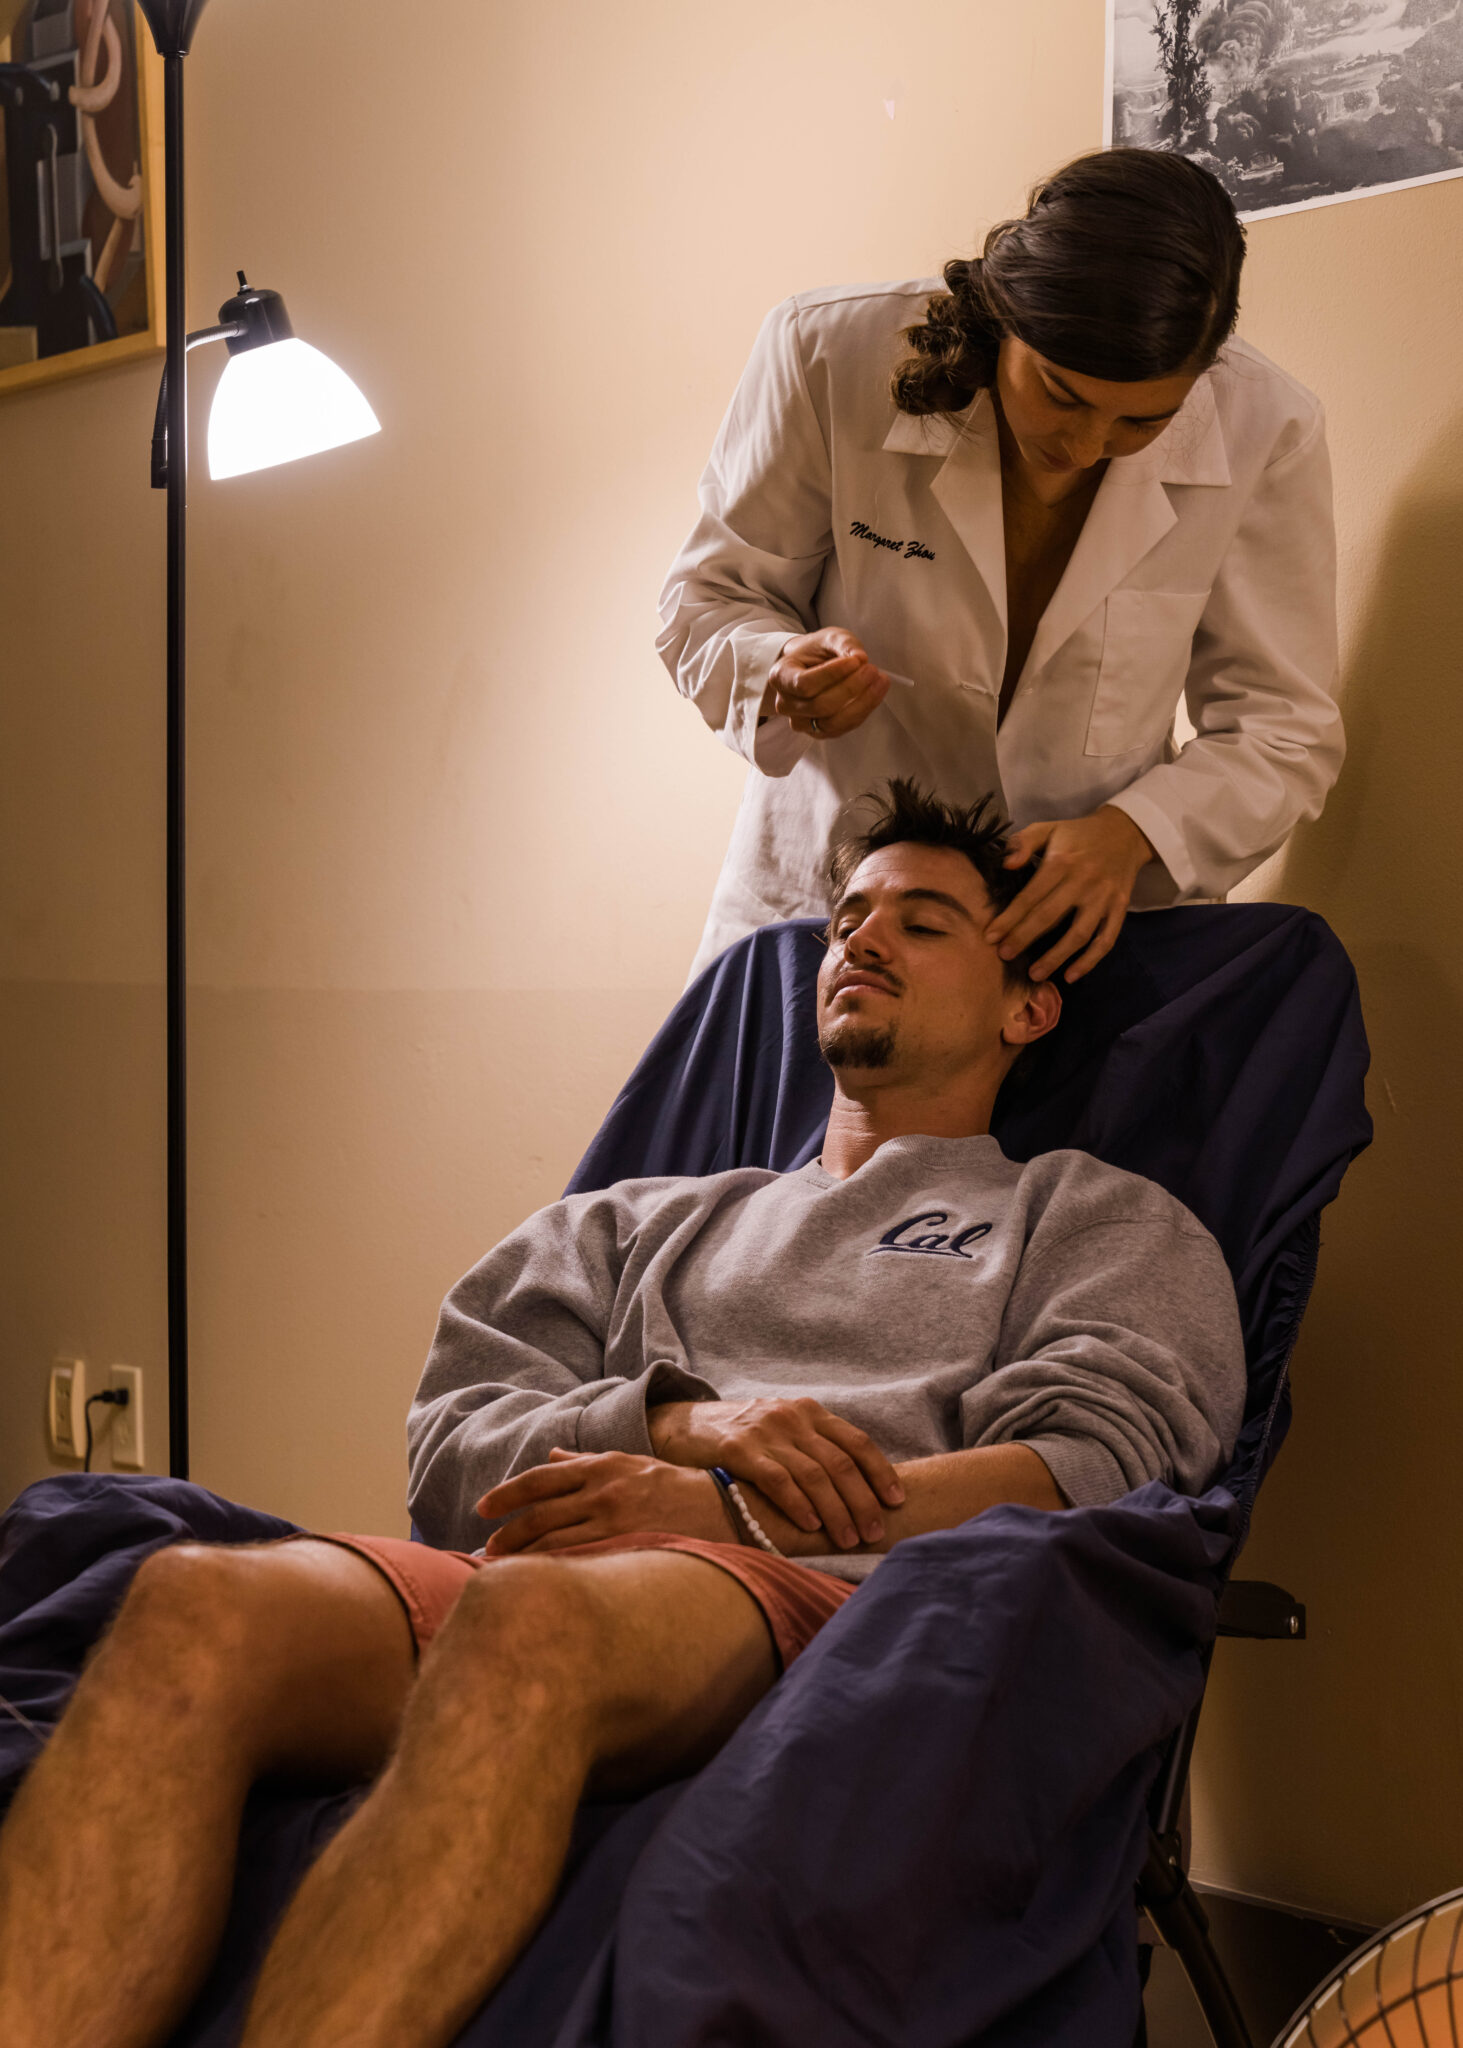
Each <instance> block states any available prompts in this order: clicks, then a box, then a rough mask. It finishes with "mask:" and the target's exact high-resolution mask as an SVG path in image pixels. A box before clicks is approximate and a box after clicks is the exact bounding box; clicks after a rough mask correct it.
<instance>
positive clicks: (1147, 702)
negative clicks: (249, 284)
mask: <svg viewBox="0 0 1463 2048" xmlns="http://www.w3.org/2000/svg"><path fill="white" fill-rule="evenodd" d="M938 289H939V286H938V285H937V284H934V283H932V282H931V281H930V280H929V279H925V280H923V281H920V280H915V281H911V282H909V283H905V284H894V285H864V286H850V287H845V288H843V289H838V290H832V291H820V292H809V293H805V294H803V295H802V296H801V297H799V298H795V299H789V300H787V301H786V302H785V303H784V304H782V305H781V306H778V307H777V308H776V309H775V310H774V311H773V312H772V313H771V314H769V315H768V318H767V320H766V322H765V323H764V325H763V327H762V331H761V333H760V334H759V336H758V338H757V343H756V346H755V348H754V349H753V351H752V357H751V361H750V362H749V363H748V365H747V369H746V371H745V373H744V375H743V377H742V380H741V383H740V384H739V385H738V387H737V391H736V395H735V397H734V398H733V399H732V403H731V408H730V410H729V411H728V413H727V416H726V419H725V420H724V422H723V423H722V427H721V431H720V433H719V435H718V436H717V441H716V446H715V448H714V449H713V451H712V456H711V461H710V464H709V466H708V468H707V470H706V473H705V475H704V477H703V478H702V480H701V490H700V498H701V506H702V512H701V517H700V519H699V520H698V521H697V523H696V526H695V527H694V529H693V530H692V533H691V535H690V537H689V539H688V540H687V542H686V544H685V546H684V547H683V548H682V549H681V552H680V554H679V555H678V556H677V557H676V560H675V562H674V564H673V565H672V567H671V571H670V574H669V576H668V578H667V580H666V586H665V590H664V592H663V593H662V597H661V617H662V619H663V620H664V630H663V632H662V633H661V635H660V638H659V639H658V641H657V643H656V644H657V646H658V647H659V649H660V651H661V654H662V656H663V658H664V660H665V662H666V664H667V666H668V667H669V668H670V669H671V672H672V674H673V675H674V676H675V680H676V685H677V687H678V688H679V689H680V690H681V692H682V693H683V694H684V695H685V696H687V697H689V698H691V699H692V701H693V702H694V703H695V704H696V705H697V707H698V708H699V710H700V712H701V714H702V716H703V717H704V718H705V719H706V722H707V723H708V725H710V726H711V727H712V728H713V729H714V730H715V731H716V732H718V733H719V734H720V735H721V737H722V739H723V740H724V741H725V742H726V744H727V745H728V746H730V747H733V748H734V749H736V751H737V752H739V753H741V754H743V755H745V756H746V758H747V760H748V761H749V762H750V763H751V773H750V774H749V775H748V778H747V785H746V789H745V792H744V794H743V797H742V804H741V809H740V812H739V814H738V817H737V820H736V825H735V827H734V829H733V832H732V838H731V845H730V847H729V848H728V851H727V855H726V860H725V863H724V865H723V868H722V871H721V876H720V878H719V880H718V882H717V885H716V892H715V895H714V897H713V900H712V905H711V912H710V916H709V918H708V920H707V925H706V930H705V933H704V935H703V938H702V942H701V947H700V951H699V953H698V955H697V965H698V966H701V965H704V964H705V962H706V961H707V960H709V959H711V958H712V957H713V956H714V955H715V954H716V953H718V952H719V951H720V950H721V949H722V947H723V946H726V945H729V944H730V943H731V941H732V940H733V939H735V938H739V937H740V936H741V935H742V934H743V933H745V932H748V931H751V930H753V929H755V927H756V926H758V925H761V924H767V923H769V922H771V921H773V920H774V919H777V918H784V917H802V916H808V915H816V914H821V913H822V911H823V910H824V909H825V908H826V907H827V905H826V898H825V894H824V884H823V870H824V865H825V862H826V860H827V857H828V852H829V848H830V846H831V844H832V843H833V842H834V840H835V839H836V838H837V837H839V836H840V831H841V829H844V828H845V820H846V818H847V817H848V815H849V813H848V810H847V807H848V805H849V802H850V799H854V798H857V797H858V796H860V795H861V794H863V793H864V792H865V791H867V790H870V789H872V788H874V787H876V786H877V785H879V784H880V783H882V782H884V781H885V780H887V778H888V777H890V776H892V775H905V776H911V777H913V778H914V779H915V780H916V781H918V782H920V783H922V784H924V785H925V786H926V787H927V788H930V789H932V790H934V791H935V792H936V793H937V794H939V795H941V796H943V797H947V798H952V799H958V800H960V801H962V802H970V801H972V800H973V799H974V798H976V797H978V796H980V795H982V794H983V793H984V792H986V791H992V792H994V794H995V795H996V797H997V798H998V800H999V801H1000V803H1001V804H1002V806H1003V808H1004V810H1005V811H1006V814H1007V815H1008V816H1009V817H1010V819H1011V821H1012V823H1013V824H1015V825H1017V826H1020V825H1025V824H1029V823H1031V822H1032V821H1033V820H1034V819H1037V818H1067V817H1079V816H1083V815H1085V814H1086V813H1088V812H1090V811H1093V810H1095V809H1097V807H1098V806H1099V805H1101V804H1105V803H1111V804H1115V805H1116V806H1117V807H1118V808H1119V809H1121V810H1124V811H1126V812H1127V813H1128V815H1129V816H1130V817H1131V818H1132V819H1133V821H1134V822H1135V824H1137V825H1138V826H1139V827H1140V828H1141V829H1142V831H1143V832H1144V833H1146V835H1147V837H1148V839H1149V840H1150V841H1151V843H1152V845H1153V847H1154V849H1155V850H1156V852H1157V855H1158V862H1157V863H1152V862H1151V863H1150V864H1149V865H1148V867H1146V868H1145V869H1144V870H1143V872H1142V873H1141V875H1140V876H1139V880H1138V887H1137V890H1136V891H1135V894H1134V899H1133V900H1134V904H1135V906H1139V907H1143V906H1147V907H1154V906H1157V905H1160V904H1166V903H1177V902H1183V901H1199V900H1204V899H1213V898H1216V897H1223V896H1224V895H1226V894H1227V892H1228V891H1229V890H1230V889H1231V888H1232V887H1233V886H1234V885H1235V883H1236V882H1238V881H1240V880H1241V879H1242V878H1243V877H1244V876H1245V875H1247V874H1248V873H1249V872H1250V871H1251V869H1253V868H1255V867H1257V866H1258V865H1259V863H1260V862H1261V861H1262V860H1264V859H1265V858H1266V856H1267V855H1269V854H1270V853H1273V852H1274V850H1275V849H1276V848H1277V847H1278V846H1279V845H1280V844H1281V842H1282V841H1283V840H1284V838H1285V837H1286V835H1287V833H1289V832H1290V830H1291V829H1292V827H1293V826H1294V825H1295V824H1296V823H1297V822H1298V821H1299V820H1300V819H1302V818H1313V817H1315V816H1316V815H1317V814H1318V813H1319V811H1320V809H1321V805H1322V803H1323V802H1324V800H1325V796H1326V792H1327V790H1328V789H1329V788H1330V786H1331V784H1332V783H1333V782H1334V781H1335V779H1336V774H1337V771H1338V769H1339V768H1340V765H1341V758H1342V751H1343V740H1342V732H1341V719H1340V714H1339V712H1338V711H1337V708H1336V705H1335V702H1334V698H1333V691H1334V688H1335V680H1336V665H1337V661H1336V603H1335V541H1334V535H1333V530H1332V521H1331V477H1330V465H1329V460H1328V457H1327V452H1326V441H1325V430H1324V423H1323V419H1322V413H1321V407H1320V404H1319V401H1318V400H1317V399H1316V398H1314V397H1313V396H1312V395H1311V393H1310V392H1308V391H1306V390H1305V389H1304V388H1303V387H1302V386H1301V385H1299V384H1297V383H1296V382H1295V381H1294V380H1293V379H1292V378H1290V377H1288V376H1286V375H1285V374H1284V372H1283V371H1281V370H1279V369H1277V368H1276V366H1275V365H1274V364H1273V363H1271V362H1269V361H1267V360H1266V358H1265V357H1264V356H1262V355H1261V354H1260V353H1259V352H1258V350H1256V349H1253V348H1250V347H1249V346H1248V345H1247V344H1245V343H1244V342H1231V343H1230V344H1229V345H1228V346H1227V347H1226V348H1225V349H1224V350H1223V351H1222V352H1221V354H1220V356H1219V359H1218V361H1217V362H1216V363H1215V364H1214V366H1213V368H1212V369H1210V370H1209V371H1208V372H1207V373H1206V374H1205V375H1204V376H1203V377H1201V378H1200V379H1199V380H1198V382H1197V383H1196V384H1195V385H1194V387H1193V390H1192V392H1191V393H1190V395H1189V397H1188V399H1187V401H1186V402H1185V404H1184V406H1183V409H1182V411H1181V412H1180V413H1179V415H1178V417H1177V418H1176V419H1175V420H1173V421H1172V422H1171V423H1170V425H1169V426H1168V427H1166V428H1165V430H1164V431H1163V433H1161V434H1160V435H1159V436H1158V438H1157V439H1156V440H1155V441H1154V442H1153V443H1152V444H1151V445H1150V446H1149V447H1147V448H1145V449H1144V450H1143V452H1142V453H1141V454H1138V455H1128V456H1123V457H1121V458H1120V459H1118V460H1116V461H1113V462H1111V463H1109V465H1108V468H1107V472H1106V474H1105V475H1104V477H1103V479H1102V482H1101V485H1100V486H1099V488H1098V491H1097V495H1096V497H1095V499H1094V500H1093V504H1092V509H1091V511H1090V512H1089V513H1088V515H1087V521H1086V524H1085V526H1084V527H1083V529H1082V533H1081V536H1080V538H1079V539H1078V542H1077V545H1076V547H1075V548H1074V550H1073V552H1072V557H1071V560H1070V562H1069V563H1068V565H1067V569H1066V572H1065V574H1064V575H1063V577H1062V580H1061V583H1060V584H1059V585H1058V587H1057V591H1056V594H1055V595H1054V596H1053V598H1052V600H1051V603H1050V604H1049V605H1048V607H1047V610H1046V612H1045V614H1044V616H1043V618H1042V620H1041V622H1040V624H1039V626H1038V628H1037V631H1036V636H1035V638H1034V640H1033V642H1032V646H1031V652H1030V653H1029V655H1028V656H1027V659H1026V665H1025V667H1024V668H1023V669H1022V671H1021V677H1020V681H1019V684H1018V686H1017V689H1016V694H1015V696H1014V698H1013V700H1012V703H1011V707H1010V710H1009V712H1008V713H1007V716H1006V719H1005V721H1004V723H1003V724H1002V726H1001V728H1000V731H999V732H997V730H996V712H997V706H998V702H999V697H1000V689H1001V678H1002V675H1003V673H1004V671H1005V663H1006V565H1005V544H1004V539H1003V529H1002V520H1001V471H1000V453H999V448H998V444H997V436H996V420H995V414H994V410H993V407H992V404H991V400H990V397H989V395H988V394H987V393H984V392H982V393H981V394H980V395H979V396H978V397H977V398H976V400H975V402H974V403H973V404H972V405H971V406H970V407H969V408H968V409H967V410H966V411H965V412H964V413H960V414H956V415H953V416H944V415H936V416H933V417H922V418H915V417H912V416H911V415H909V414H905V413H900V412H896V410H895V408H894V405H893V402H892V400H891V399H890V397H889V373H890V370H891V368H892V366H893V364H894V363H895V362H896V361H897V360H898V359H899V357H900V356H901V355H903V354H905V353H907V352H908V345H907V343H906V342H905V341H904V340H903V335H902V330H904V329H905V328H908V327H910V326H912V325H914V324H915V323H916V322H918V321H919V320H920V319H921V318H922V316H923V311H924V304H925V301H926V299H927V298H928V297H929V294H930V293H931V292H932V291H935V290H938ZM820 625H829V626H846V627H848V629H849V630H850V631H851V632H853V633H856V634H857V635H858V636H859V638H860V639H861V640H862V641H863V643H864V645H865V647H866V648H867V649H868V652H869V656H870V659H871V660H872V661H873V662H874V663H875V664H877V665H878V666H879V667H881V668H884V669H886V670H888V671H890V672H892V673H895V674H897V675H900V676H903V677H907V678H910V679H911V683H909V684H906V683H894V684H893V685H892V686H891V688H890V690H889V693H888V695H887V696H886V698H885V699H884V702H883V704H882V705H880V707H879V709H878V710H877V711H875V712H874V713H873V715H872V716H871V717H870V718H868V719H866V720H865V722H864V723H863V724H862V725H861V726H859V727H858V728H857V729H856V730H855V731H853V732H851V733H847V734H845V735H844V737H843V738H841V739H836V740H825V741H819V740H816V739H811V738H803V737H802V736H801V735H799V734H797V733H795V732H794V731H793V730H792V727H791V726H790V725H789V723H788V721H787V720H786V719H784V718H774V719H769V720H768V721H767V723H766V724H764V725H763V726H761V728H760V729H759V727H758V724H757V718H758V710H759V707H760V705H761V702H762V696H763V692H764V691H765V689H766V687H767V679H768V674H769V672H770V670H771V668H772V665H773V663H774V662H775V661H776V659H777V657H778V655H779V653H780V652H781V650H782V647H783V646H784V644H785V643H786V642H787V641H788V640H789V639H790V638H791V637H793V636H794V635H795V634H799V633H806V632H809V631H811V630H812V629H813V628H814V627H816V626H820ZM1181 698H1182V699H1184V701H1185V703H1186V706H1187V711H1188V717H1189V719H1190V721H1191V722H1192V725H1193V728H1194V733H1193V737H1192V738H1189V739H1188V740H1187V743H1186V744H1183V745H1179V744H1177V742H1176V741H1175V737H1174V721H1175V717H1176V714H1177V712H1178V707H1179V702H1180V699H1181ZM1159 863H1161V865H1159Z"/></svg>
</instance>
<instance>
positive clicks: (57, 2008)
mask: <svg viewBox="0 0 1463 2048" xmlns="http://www.w3.org/2000/svg"><path fill="white" fill-rule="evenodd" d="M412 1677H413V1653H412V1646H411V1636H410V1631H409V1629H408V1626H407V1621H406V1616H405V1614H404V1613H403V1612H402V1609H401V1606H400V1603H399V1602H398V1600H397V1599H396V1596H395V1594H394V1593H393V1592H392V1591H391V1589H390V1587H389V1586H388V1585H387V1583H386V1581H385V1580H384V1579H383V1578H382V1577H381V1575H380V1573H379V1572H377V1571H376V1569H375V1568H374V1566H372V1565H369V1564H367V1563H366V1562H365V1560H364V1559H363V1558H361V1557H358V1556H356V1555H355V1554H353V1553H352V1552H350V1551H346V1550H342V1549H341V1548H339V1547H338V1546H337V1545H334V1544H329V1543H318V1542H301V1543H286V1544H272V1545H263V1546H258V1547H251V1548H246V1549H228V1548H223V1547H216V1546H212V1545H197V1544H180V1545H177V1546H175V1547H174V1548H172V1549H169V1550H165V1551H160V1552H158V1553H157V1554H156V1555H155V1556H154V1557H151V1558H149V1559H148V1560H147V1561H146V1562H145V1563H144V1564H143V1566H142V1568H141V1570H140V1571H139V1572H138V1575H137V1578H136V1579H135V1581H134V1583H133V1586H132V1590H131V1591H130V1592H129V1594H128V1596H127V1599H126V1600H125V1602H124V1603H123V1606H122V1608H121V1610H120V1612H119V1614H118V1617H117V1620H116V1622H115V1623H114V1625H113V1627H112V1629H111V1631H110V1632H109V1634H108V1635H107V1636H106V1638H105V1639H104V1640H103V1642H102V1643H101V1645H100V1646H99V1648H98V1650H97V1652H96V1654H95V1655H94V1656H93V1658H92V1659H91V1661H90V1662H89V1664H88V1665H87V1668H86V1670H85V1672H84V1673H83V1676H82V1678H81V1681H80V1683H79V1685H78V1686H77V1689H76V1693H75V1696H74V1697H73V1699H72V1702H71V1704H70V1706H69V1707H68V1709H67V1712H66V1714H65V1717H64V1718H63V1720H62V1722H61V1725H60V1726H59V1728H58V1729H57V1730H56V1733H55V1734H54V1736H53V1737H52V1738H51V1741H50V1743H49V1745H48V1746H47V1749H46V1751H45V1754H44V1755H43V1756H42V1757H41V1758H40V1760H39V1761H38V1762H37V1764H36V1766H35V1768H34V1769H33V1770H32V1772H31V1774H30V1776H29V1777H28V1779H27V1780H26V1782H25V1784H24V1785H23V1786H22V1788H21V1790H20V1792H19V1794H18V1795H17V1798H16V1801H15V1804H14V1806H13V1807H12V1809H11V1812H10V1815H9V1818H8V1819H7V1821H6V1823H5V1827H4V1829H3V1831H0V2042H3V2043H4V2044H5V2048H58V2044H59V2043H65V2044H66V2048H154V2044H155V2043H157V2042H159V2041H161V2040H163V2039H165V2038H166V2036H167V2035H168V2033H169V2032H171V2030H172V2027H173V2026H174V2025H175V2024H176V2022H177V2021H178V2019H179V2018H180V2017H181V2016H182V2014H183V2013H184V2012H185V2011H186V2009H187V2007H188V2005H189V2003H190V2002H191V2000H192V1998H193V1997H194V1996H195V1995H196V1993H197V1990H198V1988H199V1987H200V1985H201V1984H202V1981H203V1979H204V1977H205V1975H206V1974H207V1971H208V1967H209V1964H210V1962H211V1961H212V1958H213V1953H214V1949H215V1946H216V1944H217V1941H218V1937H219V1934H220V1931H221V1929H222V1926H223V1923H224V1919H225V1916H226V1914H227V1912H228V1904H229V1896H230V1886H231V1881H232V1876H233V1865H234V1858H235V1852H236V1848H237V1842H238V1831H239V1818H240V1814H241V1811H242V1808H243V1804H244V1799H245V1795H246V1794H247V1792H248V1790H249V1786H250V1784H251V1783H252V1782H253V1780H254V1779H255V1778H256V1777H259V1776H261V1775H263V1774H266V1773H269V1772H274V1771H279V1772H285V1773H294V1772H302V1773H305V1774H308V1775H315V1774H318V1775H319V1776H320V1777H321V1778H322V1779H324V1780H327V1781H334V1782H349V1781H350V1780H352V1779H359V1778H364V1777H367V1776H369V1775H370V1774H371V1773H372V1772H373V1771H375V1770H377V1769H378V1768H379V1767H380V1764H381V1761H382V1759H383V1758H384V1756H385V1754H386V1752H387V1750H388V1748H389V1747H390V1744H391V1741H392V1739H393V1737H394V1735H395V1732H396V1727H397V1724H398V1722H399V1720H400V1716H401V1710H402V1707H403V1705H404V1703H405V1700H406V1696H407V1692H408V1690H409V1688H410V1685H411V1682H412Z"/></svg>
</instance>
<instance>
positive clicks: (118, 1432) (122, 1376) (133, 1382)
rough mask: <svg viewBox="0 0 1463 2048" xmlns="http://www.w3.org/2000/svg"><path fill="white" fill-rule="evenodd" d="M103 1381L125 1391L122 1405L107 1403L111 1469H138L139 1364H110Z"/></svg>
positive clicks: (140, 1414) (140, 1415) (138, 1470)
mask: <svg viewBox="0 0 1463 2048" xmlns="http://www.w3.org/2000/svg"><path fill="white" fill-rule="evenodd" d="M107 1385H108V1386H109V1387H116V1388H117V1389H118V1390H119V1391H125V1392H126V1395H127V1406H126V1407H125V1408H112V1407H109V1408H108V1410H107V1413H108V1414H109V1415H110V1416H111V1418H112V1468H113V1470H114V1471H115V1470H116V1469H117V1468H118V1467H119V1466H124V1467H125V1468H126V1469H127V1471H129V1472H140V1471H141V1470H142V1368H141V1366H139V1365H114V1366H113V1367H112V1370H111V1371H110V1372H109V1373H108V1374H107Z"/></svg>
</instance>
